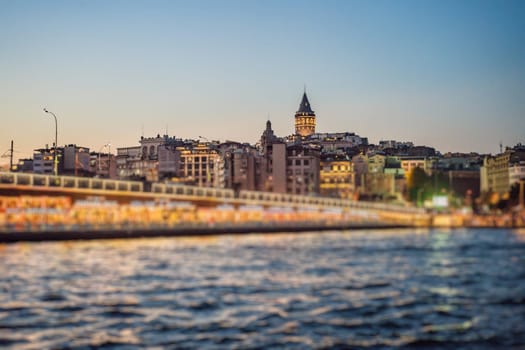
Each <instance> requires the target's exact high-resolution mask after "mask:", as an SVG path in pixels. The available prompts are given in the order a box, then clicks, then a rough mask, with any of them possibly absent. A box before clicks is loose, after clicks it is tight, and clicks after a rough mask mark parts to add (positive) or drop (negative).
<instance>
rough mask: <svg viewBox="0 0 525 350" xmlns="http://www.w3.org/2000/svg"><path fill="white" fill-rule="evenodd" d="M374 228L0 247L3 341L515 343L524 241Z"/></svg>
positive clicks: (524, 322)
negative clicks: (366, 229) (368, 229)
mask: <svg viewBox="0 0 525 350" xmlns="http://www.w3.org/2000/svg"><path fill="white" fill-rule="evenodd" d="M523 237H524V236H523V233H521V232H516V231H510V230H508V231H507V230H499V231H498V230H457V231H442V230H433V231H426V230H418V231H413V230H412V231H411V230H403V231H399V230H383V231H353V232H328V233H310V234H269V235H246V236H212V237H194V238H170V239H165V238H159V239H136V240H108V241H92V242H62V243H39V244H34V243H32V244H24V243H20V244H13V245H0V262H1V265H0V276H1V277H0V347H2V348H13V349H15V348H16V349H41V348H53V349H60V348H79V349H85V348H90V347H91V348H99V347H108V348H112V347H116V348H119V347H123V348H131V349H133V348H142V347H144V346H146V347H147V346H151V347H155V346H157V347H161V348H165V347H167V348H199V349H200V348H218V349H222V348H270V347H277V348H282V347H287V348H297V349H305V348H306V349H307V348H323V347H324V348H338V347H339V348H346V347H352V348H355V347H364V348H366V347H372V348H375V347H412V348H428V347H430V348H432V347H434V348H443V347H449V348H460V347H464V348H487V349H492V348H498V347H516V348H520V347H525V240H524V239H523Z"/></svg>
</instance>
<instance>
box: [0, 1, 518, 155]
mask: <svg viewBox="0 0 525 350" xmlns="http://www.w3.org/2000/svg"><path fill="white" fill-rule="evenodd" d="M523 18H525V2H523V1H481V0H475V1H474V0H472V1H460V0H453V1H443V0H440V1H350V0H349V1H262V0H261V1H189V0H188V1H97V0H90V1H2V0H0V77H1V81H2V84H0V116H1V119H2V127H1V128H0V152H3V151H4V149H7V148H8V147H9V142H10V140H11V139H14V141H15V149H17V150H18V151H19V152H20V153H18V154H17V155H18V156H28V155H30V154H31V151H32V149H34V148H37V147H42V146H43V145H45V144H51V143H52V142H53V138H54V125H53V121H52V119H51V118H50V117H49V116H48V115H45V114H44V113H43V112H42V108H43V107H47V108H48V109H50V110H51V111H53V112H55V113H56V114H57V116H58V118H59V144H69V143H76V144H79V145H82V146H87V147H90V148H92V149H93V150H98V149H100V148H101V147H102V146H103V145H104V144H106V143H108V142H111V144H112V145H114V146H113V147H123V146H133V145H136V144H137V141H138V139H139V138H140V136H141V134H142V130H144V135H145V136H153V135H156V134H164V133H165V131H166V129H168V133H169V134H170V135H175V136H177V137H182V138H197V137H198V136H199V135H202V136H205V137H206V138H208V139H219V140H227V139H229V140H238V141H245V142H250V143H255V142H256V141H257V140H258V138H259V137H260V135H261V133H262V131H263V129H264V126H265V122H266V120H267V118H268V117H269V118H270V120H271V121H272V124H273V127H274V130H275V132H276V133H277V134H278V135H281V136H285V135H289V134H291V133H292V132H293V115H294V113H295V111H296V110H297V108H298V106H299V102H300V99H301V94H302V91H303V86H304V85H305V84H306V88H307V93H308V95H309V98H310V102H311V104H312V107H313V109H314V110H315V111H316V113H317V120H318V124H317V125H318V127H317V129H318V131H320V132H332V131H351V132H356V133H357V134H359V135H361V136H366V137H368V138H369V140H370V142H373V143H377V142H378V141H379V140H384V139H395V140H399V141H413V142H414V143H416V144H418V145H429V146H432V147H436V148H437V149H438V150H441V151H442V152H447V151H463V152H469V151H478V152H492V153H495V152H497V151H498V144H499V142H500V141H501V142H502V143H503V144H504V145H514V144H516V143H517V142H522V143H525V69H524V62H525V44H524V43H525V21H524V20H523ZM2 145H3V146H2ZM3 161H4V162H5V159H4V160H3Z"/></svg>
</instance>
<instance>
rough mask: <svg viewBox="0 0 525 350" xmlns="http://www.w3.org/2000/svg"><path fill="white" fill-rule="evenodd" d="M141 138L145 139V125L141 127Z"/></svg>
mask: <svg viewBox="0 0 525 350" xmlns="http://www.w3.org/2000/svg"><path fill="white" fill-rule="evenodd" d="M140 136H141V137H142V138H144V124H141V125H140Z"/></svg>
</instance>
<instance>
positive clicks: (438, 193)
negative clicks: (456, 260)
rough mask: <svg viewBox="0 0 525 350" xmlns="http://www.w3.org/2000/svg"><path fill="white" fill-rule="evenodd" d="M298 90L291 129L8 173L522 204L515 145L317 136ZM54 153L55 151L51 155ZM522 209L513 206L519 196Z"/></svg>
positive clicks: (44, 158) (80, 152) (74, 149)
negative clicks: (443, 146)
mask: <svg viewBox="0 0 525 350" xmlns="http://www.w3.org/2000/svg"><path fill="white" fill-rule="evenodd" d="M316 118H317V117H316V114H315V112H314V111H313V110H312V108H311V106H310V103H309V101H308V97H307V95H306V93H304V95H303V97H302V100H301V103H300V105H299V109H298V111H297V112H296V113H295V116H294V118H293V120H294V124H295V133H294V134H293V135H289V136H278V135H275V133H274V131H273V129H272V125H271V122H270V121H269V120H268V121H267V123H266V126H265V128H264V129H263V131H262V134H261V137H260V139H259V140H258V141H257V142H256V143H255V144H248V143H239V142H235V141H226V142H219V141H210V140H207V139H203V138H199V139H196V140H191V139H181V138H177V137H175V136H169V135H160V134H159V135H156V136H153V137H141V138H140V139H139V140H138V142H137V144H136V145H130V146H120V147H117V148H116V153H114V152H111V146H110V145H106V146H105V147H103V148H102V149H100V150H99V151H98V152H96V151H93V150H90V149H89V148H87V147H81V146H79V145H75V144H70V145H65V146H59V147H56V148H55V147H54V146H53V147H49V146H46V147H42V148H38V149H35V150H34V154H33V158H32V159H20V160H19V161H18V162H17V163H16V164H13V165H12V166H11V169H10V171H16V172H28V173H38V174H53V173H55V172H56V173H57V174H59V175H75V176H86V177H98V178H112V179H122V180H141V181H145V182H171V183H180V184H187V185H196V186H202V187H218V188H231V189H234V190H236V191H239V190H255V191H266V192H275V193H288V194H300V195H311V196H324V197H336V198H345V199H355V200H366V201H382V202H400V203H412V204H413V205H415V206H420V207H423V206H424V207H427V208H433V209H437V210H447V209H448V208H467V209H468V210H470V209H472V210H473V211H474V212H476V213H489V212H492V213H493V212H501V211H510V210H512V209H513V208H515V207H516V206H517V205H518V204H520V199H521V201H523V182H524V179H525V146H523V145H521V144H517V145H516V146H514V147H507V148H506V149H505V150H503V149H502V150H501V153H500V154H497V155H487V154H478V153H469V154H464V153H446V154H442V153H440V152H439V151H438V150H436V149H434V148H432V147H427V146H423V145H414V144H413V143H412V142H400V141H394V140H385V141H380V142H379V143H378V144H369V142H368V139H367V138H366V137H362V136H359V135H357V134H355V133H353V132H334V133H320V132H317V131H316ZM55 156H56V157H55ZM521 205H522V206H523V202H521Z"/></svg>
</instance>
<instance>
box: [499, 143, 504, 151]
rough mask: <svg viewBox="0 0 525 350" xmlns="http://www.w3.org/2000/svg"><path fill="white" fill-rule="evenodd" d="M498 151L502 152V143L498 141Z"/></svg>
mask: <svg viewBox="0 0 525 350" xmlns="http://www.w3.org/2000/svg"><path fill="white" fill-rule="evenodd" d="M499 153H503V143H502V142H501V141H500V142H499Z"/></svg>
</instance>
